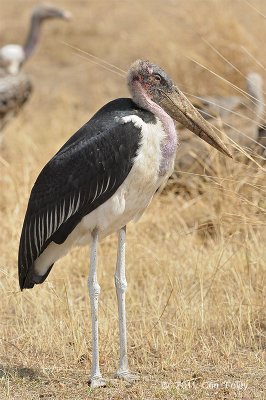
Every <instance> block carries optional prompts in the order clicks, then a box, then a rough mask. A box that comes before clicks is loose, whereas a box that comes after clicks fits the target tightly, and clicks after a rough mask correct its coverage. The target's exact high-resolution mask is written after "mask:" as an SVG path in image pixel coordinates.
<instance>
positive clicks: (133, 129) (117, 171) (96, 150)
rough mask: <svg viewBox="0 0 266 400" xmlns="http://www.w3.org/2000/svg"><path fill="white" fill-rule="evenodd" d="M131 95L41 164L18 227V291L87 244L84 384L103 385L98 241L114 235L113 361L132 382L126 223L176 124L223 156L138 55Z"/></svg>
mask: <svg viewBox="0 0 266 400" xmlns="http://www.w3.org/2000/svg"><path fill="white" fill-rule="evenodd" d="M128 87H129V91H130V94H131V96H132V99H131V98H120V99H116V100H113V101H111V102H110V103H108V104H106V105H105V106H104V107H103V108H101V109H100V110H99V111H98V112H97V113H96V114H95V115H94V116H93V117H92V118H91V120H90V121H89V122H87V123H86V124H85V125H84V126H83V127H81V128H80V129H79V130H78V131H77V132H76V133H75V134H74V135H73V136H72V137H71V138H70V139H69V140H68V141H67V142H66V143H65V144H64V145H63V147H62V148H61V149H60V150H59V151H58V152H57V153H56V154H55V156H54V157H53V158H52V159H51V160H50V161H49V162H48V163H47V164H46V166H45V167H44V168H43V170H42V171H41V173H40V175H39V176H38V178H37V180H36V182H35V184H34V186H33V189H32V191H31V195H30V199H29V203H28V208H27V212H26V216H25V220H24V224H23V228H22V233H21V238H20V246H19V256H18V270H19V283H20V288H21V289H22V290H23V289H26V288H32V287H33V286H34V285H35V284H40V283H42V282H44V280H45V279H46V278H47V276H48V274H49V272H50V271H51V268H52V266H53V264H54V263H55V262H56V261H57V260H58V259H59V258H61V257H62V256H64V255H65V254H66V253H67V252H68V251H69V250H70V248H71V247H72V246H74V245H85V244H89V243H91V255H90V272H89V277H88V289H89V296H90V301H91V318H92V371H91V378H90V385H91V387H99V386H104V385H105V381H104V379H103V378H102V375H101V373H100V368H99V351H98V298H99V294H100V286H99V284H98V281H97V273H96V266H97V243H98V240H101V239H103V238H104V237H106V236H108V235H110V234H111V233H112V232H118V253H117V265H116V271H115V286H116V293H117V300H118V311H119V335H120V360H119V367H118V370H117V374H116V376H117V377H119V378H123V379H126V380H131V381H132V380H134V379H136V375H134V374H131V373H130V371H129V368H128V358H127V347H126V342H127V341H126V314H125V291H126V288H127V282H126V274H125V243H126V225H127V224H128V223H129V222H130V221H132V220H134V221H136V220H138V219H139V218H140V216H141V215H142V214H143V212H144V211H145V209H146V208H147V206H148V205H149V203H150V201H151V200H152V198H153V196H154V194H155V192H156V191H157V189H158V188H159V187H160V186H162V185H163V184H164V183H165V182H166V181H167V179H168V178H169V176H170V175H171V173H172V171H173V167H174V159H175V154H176V148H177V145H178V138H177V132H176V129H175V124H174V121H173V119H175V120H177V121H179V122H180V123H182V124H183V125H184V126H186V127H187V128H188V129H190V130H191V131H193V132H194V133H195V134H196V135H198V136H199V137H200V138H202V139H203V140H205V141H206V142H207V143H209V144H210V145H212V146H213V147H215V148H216V149H217V150H219V151H220V152H222V153H223V154H225V155H227V156H230V157H231V155H230V153H229V151H228V150H227V148H226V147H225V145H224V144H223V143H222V141H221V140H220V139H219V138H218V136H216V135H215V134H214V132H213V131H212V129H211V127H210V126H209V125H208V123H207V122H206V121H205V120H204V119H203V118H202V117H201V115H200V114H199V113H198V112H197V111H196V110H195V108H194V107H193V106H192V104H191V103H190V102H189V101H188V100H187V98H186V97H185V96H184V95H183V93H182V92H181V91H180V90H179V89H178V88H177V87H176V86H175V84H174V83H173V81H172V80H171V79H170V78H169V77H168V76H167V74H166V73H165V72H164V71H163V70H162V69H161V68H159V67H158V66H156V65H154V64H152V63H150V62H149V61H143V60H138V61H136V62H134V63H133V64H132V66H131V67H130V69H129V71H128Z"/></svg>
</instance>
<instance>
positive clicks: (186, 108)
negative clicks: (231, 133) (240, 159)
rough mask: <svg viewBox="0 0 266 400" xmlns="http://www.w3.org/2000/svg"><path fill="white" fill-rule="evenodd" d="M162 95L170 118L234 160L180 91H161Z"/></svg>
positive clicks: (162, 101)
mask: <svg viewBox="0 0 266 400" xmlns="http://www.w3.org/2000/svg"><path fill="white" fill-rule="evenodd" d="M161 94H162V96H161V101H160V106H161V107H162V108H163V109H164V110H165V111H166V112H167V114H169V115H170V117H172V118H173V119H175V120H176V121H178V122H180V123H181V124H182V125H184V127H185V128H187V129H189V130H190V131H191V132H193V133H195V134H196V135H197V136H199V137H200V138H201V139H203V140H205V142H207V143H209V144H210V145H211V146H212V147H215V149H217V150H219V151H220V152H221V153H223V154H225V155H226V156H228V157H231V158H232V155H231V153H230V152H229V150H227V148H226V146H225V145H224V144H223V142H222V141H221V139H220V138H219V137H218V136H217V135H216V134H215V133H214V131H213V130H212V128H211V126H210V125H209V123H208V122H206V121H205V120H204V119H203V118H202V116H201V115H200V113H199V112H198V111H197V110H196V109H195V108H194V107H193V105H192V104H191V103H190V101H189V100H188V99H187V98H186V96H185V95H184V94H183V93H182V92H181V91H180V90H179V89H177V88H175V89H174V90H173V92H171V93H167V92H165V91H161Z"/></svg>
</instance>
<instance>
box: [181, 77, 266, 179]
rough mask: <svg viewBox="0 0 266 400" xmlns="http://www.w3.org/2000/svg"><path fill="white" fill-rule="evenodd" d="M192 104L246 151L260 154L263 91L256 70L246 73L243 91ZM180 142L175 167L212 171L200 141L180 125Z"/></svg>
mask: <svg viewBox="0 0 266 400" xmlns="http://www.w3.org/2000/svg"><path fill="white" fill-rule="evenodd" d="M193 105H194V106H195V107H196V108H197V109H198V111H199V112H200V114H201V115H202V116H203V118H205V119H206V120H208V122H209V123H211V124H212V125H214V126H215V127H217V128H218V129H219V130H220V131H222V132H224V133H225V134H226V135H227V136H228V137H229V138H230V139H232V140H233V141H234V142H236V143H237V145H239V146H240V147H242V148H244V149H245V150H247V151H250V150H253V152H254V151H255V152H256V153H258V154H263V150H265V149H264V148H263V146H265V139H264V142H263V140H261V137H262V138H263V137H264V136H265V134H264V132H265V130H264V129H263V126H264V125H263V114H264V95H263V80H262V77H261V76H260V75H259V74H258V73H255V72H251V73H249V74H247V76H246V95H245V94H243V95H242V96H208V97H202V98H199V99H198V100H197V101H196V102H195V103H194V102H193ZM180 141H181V146H180V148H179V150H178V152H177V157H176V161H175V170H176V171H179V170H182V171H190V172H193V173H198V174H202V173H203V171H205V172H206V171H207V173H212V172H213V168H214V164H213V163H212V162H211V157H210V152H209V151H208V148H207V146H205V144H204V143H203V142H198V141H196V140H195V139H194V136H193V135H191V133H190V132H189V131H188V130H187V129H181V133H180Z"/></svg>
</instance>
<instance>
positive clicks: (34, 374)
mask: <svg viewBox="0 0 266 400" xmlns="http://www.w3.org/2000/svg"><path fill="white" fill-rule="evenodd" d="M14 376H15V377H17V378H25V379H28V380H30V381H35V380H39V379H40V378H41V374H40V372H39V371H37V370H35V369H33V368H27V367H23V366H4V365H2V364H0V379H1V378H14Z"/></svg>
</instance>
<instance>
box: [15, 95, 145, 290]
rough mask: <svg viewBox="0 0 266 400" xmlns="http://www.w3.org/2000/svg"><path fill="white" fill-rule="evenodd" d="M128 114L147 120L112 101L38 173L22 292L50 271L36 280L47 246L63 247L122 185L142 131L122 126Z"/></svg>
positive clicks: (22, 249)
mask: <svg viewBox="0 0 266 400" xmlns="http://www.w3.org/2000/svg"><path fill="white" fill-rule="evenodd" d="M125 103H126V105H127V107H126V109H125V110H124V111H123V107H125ZM130 113H131V114H132V115H134V114H135V115H136V114H137V115H139V116H142V117H143V113H144V114H145V118H151V116H149V114H150V113H149V112H145V111H143V110H140V109H138V108H137V106H135V105H134V103H133V102H132V101H131V100H128V99H118V100H116V101H113V102H111V103H109V104H107V105H106V106H105V107H103V109H102V110H100V111H99V112H98V113H97V114H96V115H95V116H94V117H93V118H92V119H91V120H90V121H89V122H88V123H87V124H85V125H84V126H83V127H82V128H81V129H80V130H79V131H78V132H77V133H76V134H75V135H73V136H72V137H71V138H70V139H69V141H68V142H67V143H66V144H65V145H64V146H63V147H62V148H61V149H60V150H59V152H58V153H57V154H56V155H55V156H54V157H53V158H52V159H51V160H50V161H49V162H48V164H47V165H46V166H45V167H44V169H43V170H42V171H41V173H40V175H39V177H38V178H37V180H36V183H35V185H34V187H33V189H32V192H31V195H30V199H29V204H28V208H27V212H26V216H25V220H24V224H23V228H22V234H21V238H20V246H19V257H18V268H19V282H20V287H21V289H23V288H29V287H33V286H34V284H35V283H41V282H43V281H44V279H45V278H46V276H47V275H48V273H49V271H50V269H51V267H52V266H50V269H49V271H48V272H47V274H46V275H45V276H43V277H39V278H38V279H39V280H38V279H37V280H36V276H35V277H34V271H33V266H34V261H35V260H36V259H37V258H38V257H39V255H40V254H41V253H42V252H43V251H44V250H45V248H46V247H47V246H48V245H49V243H50V242H52V241H53V242H55V243H57V244H61V243H63V242H64V241H65V240H66V238H67V237H68V235H69V234H70V233H71V232H72V231H73V229H74V228H75V227H76V226H77V224H78V223H79V222H80V221H81V219H82V218H83V217H84V216H85V215H87V214H89V213H90V212H92V211H93V210H94V209H96V208H97V207H98V206H100V205H101V204H103V203H104V202H105V201H107V200H108V199H109V198H110V197H111V196H112V195H113V194H114V193H115V192H116V190H117V189H118V188H119V186H120V185H121V184H122V183H123V181H124V180H125V179H126V177H127V175H128V173H129V172H130V170H131V168H132V165H133V161H134V158H135V157H136V155H137V152H138V148H139V145H140V141H141V129H140V128H136V127H135V126H134V124H133V123H132V122H129V123H124V124H123V123H122V121H121V116H123V115H125V116H126V115H130Z"/></svg>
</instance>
